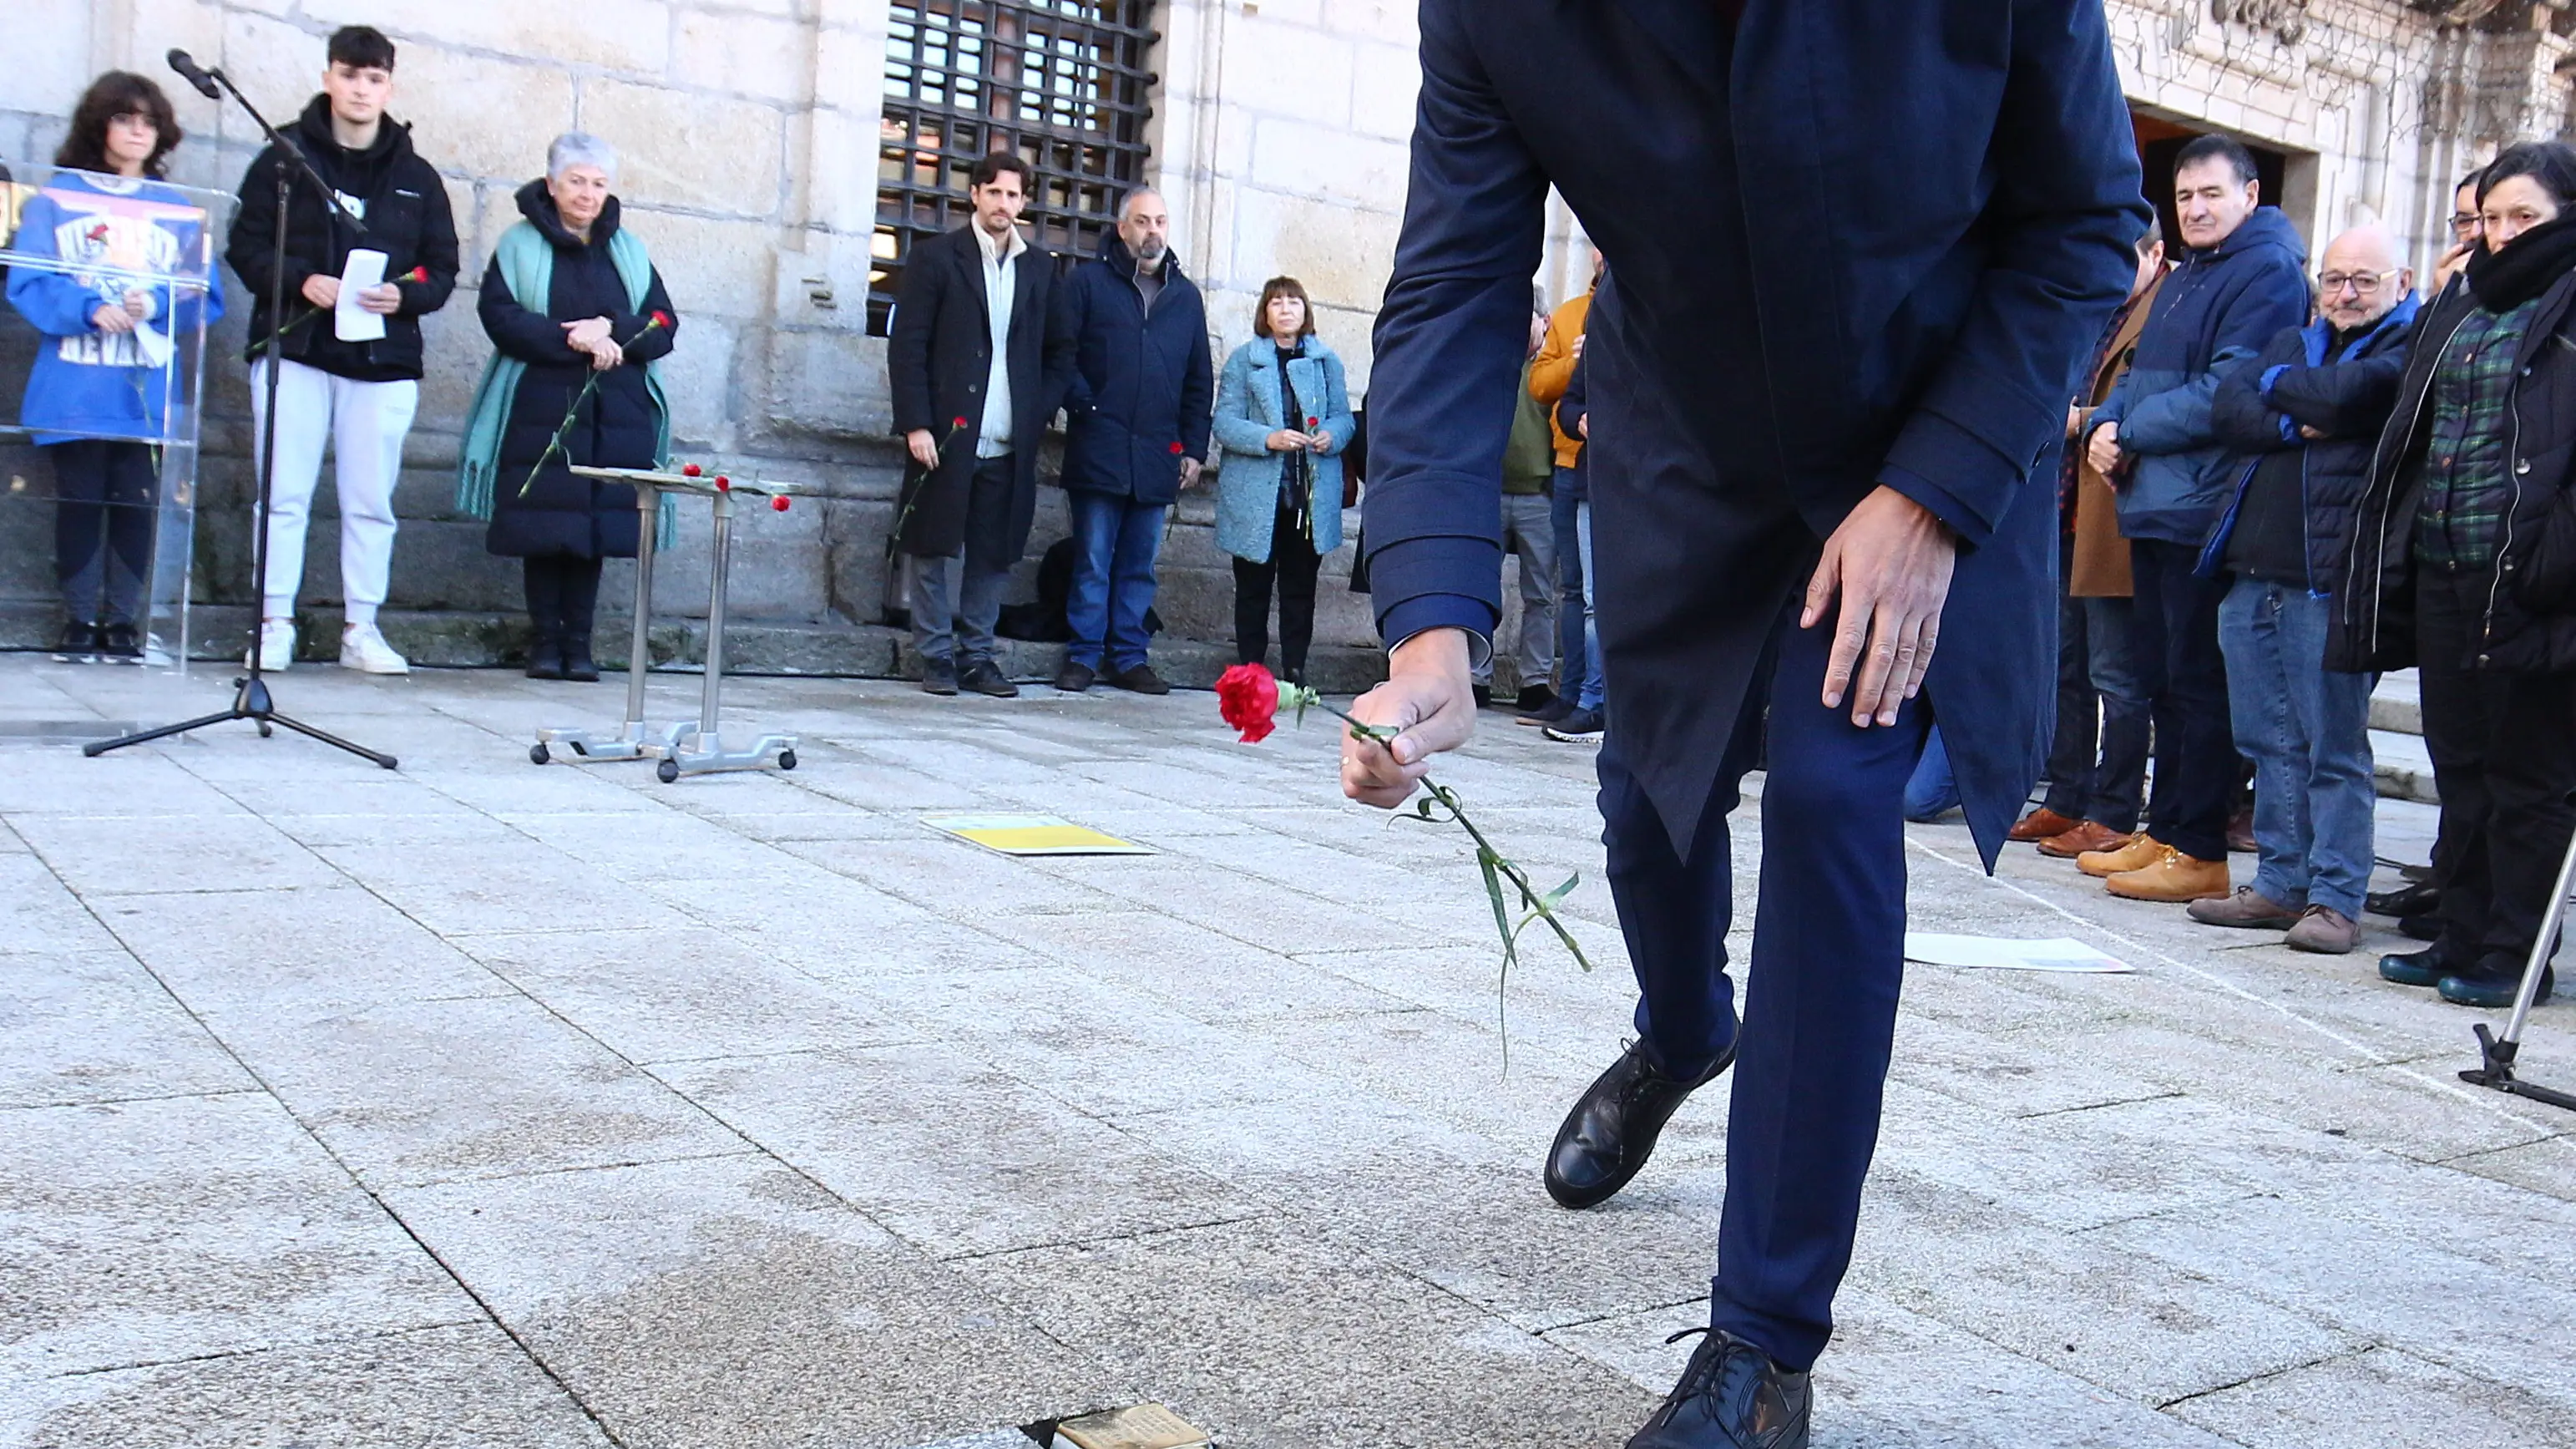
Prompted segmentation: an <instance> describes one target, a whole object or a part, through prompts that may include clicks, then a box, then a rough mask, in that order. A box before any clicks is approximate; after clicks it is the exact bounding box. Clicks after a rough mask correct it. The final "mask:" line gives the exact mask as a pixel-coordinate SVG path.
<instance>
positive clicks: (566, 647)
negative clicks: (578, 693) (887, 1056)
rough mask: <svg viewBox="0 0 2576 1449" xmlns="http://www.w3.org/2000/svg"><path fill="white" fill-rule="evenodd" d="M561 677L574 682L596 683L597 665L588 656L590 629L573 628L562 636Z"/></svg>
mask: <svg viewBox="0 0 2576 1449" xmlns="http://www.w3.org/2000/svg"><path fill="white" fill-rule="evenodd" d="M563 677H564V678H566V679H569V680H571V681H572V682H573V683H575V684H597V683H598V682H599V665H598V664H597V663H595V662H594V661H593V660H592V659H591V657H590V630H588V629H587V628H578V627H577V628H575V629H574V630H573V631H572V632H571V633H569V634H567V635H565V636H564V644H563Z"/></svg>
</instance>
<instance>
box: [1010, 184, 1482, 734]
mask: <svg viewBox="0 0 2576 1449" xmlns="http://www.w3.org/2000/svg"><path fill="white" fill-rule="evenodd" d="M1171 232H1172V218H1171V213H1170V212H1169V211H1167V210H1166V209H1165V208H1164V206H1163V198H1162V196H1161V195H1160V194H1159V193H1156V192H1154V191H1151V190H1143V189H1140V190H1136V191H1131V192H1129V193H1128V194H1127V196H1126V198H1125V199H1124V200H1123V201H1121V202H1120V203H1119V204H1118V230H1117V232H1116V233H1114V234H1113V235H1110V236H1106V237H1103V238H1101V242H1100V256H1099V258H1098V259H1097V260H1094V261H1090V262H1086V263H1084V264H1083V265H1082V266H1081V267H1080V268H1078V269H1077V270H1076V271H1075V272H1074V274H1073V275H1072V276H1070V277H1067V278H1065V279H1064V285H1063V286H1062V287H1059V288H1058V289H1057V290H1056V312H1057V318H1056V327H1057V329H1058V330H1059V331H1061V332H1062V333H1063V334H1064V335H1065V336H1066V337H1067V338H1068V339H1069V340H1070V343H1071V350H1070V351H1069V352H1068V353H1067V354H1066V363H1065V373H1064V375H1063V377H1062V382H1063V384H1064V410H1065V426H1066V429H1067V431H1066V435H1065V444H1064V488H1065V493H1066V494H1067V496H1068V501H1069V502H1070V503H1071V504H1072V505H1073V537H1074V542H1075V554H1074V570H1073V595H1072V597H1071V598H1070V599H1068V600H1067V601H1066V604H1065V612H1066V616H1067V619H1068V621H1069V622H1070V623H1071V625H1072V627H1073V642H1072V643H1071V644H1069V645H1067V646H1066V647H1065V651H1064V667H1063V668H1062V669H1061V670H1059V671H1057V673H1056V677H1055V687H1056V688H1058V689H1065V690H1084V689H1089V688H1090V687H1091V684H1092V681H1093V680H1095V679H1101V678H1106V679H1107V680H1108V681H1109V682H1110V683H1111V684H1114V685H1117V686H1118V687H1119V688H1121V689H1132V690H1134V691H1136V692H1137V693H1139V694H1168V693H1170V692H1171V686H1170V685H1168V684H1165V683H1164V682H1163V680H1162V676H1160V675H1158V674H1156V673H1155V672H1154V666H1153V665H1152V664H1151V663H1149V662H1148V661H1147V659H1146V656H1145V646H1146V643H1147V642H1148V640H1149V638H1150V637H1151V636H1150V635H1149V633H1148V632H1147V629H1146V626H1145V612H1146V611H1147V610H1148V609H1151V608H1152V607H1153V606H1154V558H1155V555H1156V554H1157V553H1158V552H1160V551H1161V549H1162V544H1163V510H1165V509H1167V508H1169V507H1171V506H1172V504H1173V503H1174V502H1175V501H1176V500H1178V499H1179V497H1180V491H1181V490H1182V489H1184V488H1191V487H1195V486H1197V484H1198V479H1199V466H1200V464H1202V463H1204V462H1206V461H1207V452H1208V435H1209V432H1210V428H1211V417H1212V414H1213V411H1214V408H1215V404H1216V371H1215V367H1214V365H1213V363H1212V361H1211V360H1210V358H1209V356H1208V332H1207V307H1206V305H1205V304H1204V303H1203V302H1202V301H1201V299H1200V297H1199V289H1198V288H1197V287H1195V286H1193V285H1191V283H1190V279H1189V278H1187V277H1185V276H1182V275H1181V264H1180V262H1179V260H1178V259H1176V258H1175V257H1173V255H1172V239H1171ZM1495 466H1496V467H1497V469H1499V468H1500V467H1501V463H1500V461H1499V455H1498V457H1497V462H1496V464H1495ZM1496 476H1498V477H1499V476H1500V474H1499V473H1497V475H1496ZM1498 486H1499V485H1498ZM1496 507H1497V508H1499V507H1500V505H1499V504H1498V505H1496Z"/></svg>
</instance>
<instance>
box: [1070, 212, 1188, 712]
mask: <svg viewBox="0 0 2576 1449" xmlns="http://www.w3.org/2000/svg"><path fill="white" fill-rule="evenodd" d="M1171 234H1172V218H1171V213H1170V212H1168V211H1167V210H1165V209H1164V206H1163V198H1162V197H1161V196H1160V195H1158V194H1156V193H1154V192H1152V191H1146V190H1138V191H1131V192H1129V193H1128V194H1127V197H1126V200H1124V201H1123V202H1121V203H1120V204H1119V207H1118V230H1117V233H1116V234H1115V235H1112V236H1108V237H1104V238H1102V239H1101V243H1100V256H1099V258H1098V259H1097V260H1095V261H1091V262H1086V263H1084V264H1083V265H1082V267H1081V268H1080V269H1079V270H1077V271H1076V272H1075V273H1074V274H1073V275H1072V276H1070V277H1067V278H1066V279H1065V281H1064V284H1063V285H1062V286H1061V287H1058V288H1057V289H1056V308H1057V317H1056V323H1055V330H1056V331H1057V332H1059V333H1061V334H1063V335H1068V336H1070V337H1072V338H1073V340H1074V346H1073V356H1072V368H1073V370H1072V373H1071V375H1070V376H1065V377H1059V378H1058V379H1056V384H1055V386H1054V387H1051V388H1050V389H1049V391H1050V393H1051V394H1052V393H1054V392H1055V391H1057V390H1058V389H1061V391H1062V394H1063V397H1064V407H1065V413H1066V416H1067V424H1066V427H1067V431H1066V435H1065V444H1064V487H1065V492H1066V494H1067V495H1068V497H1069V501H1070V502H1071V503H1072V505H1073V537H1074V542H1075V549H1074V565H1073V593H1072V595H1071V596H1070V597H1069V598H1068V599H1067V600H1066V601H1065V618H1066V621H1067V622H1068V623H1069V624H1070V625H1071V626H1072V628H1073V642H1072V643H1071V644H1069V645H1067V646H1066V647H1065V651H1064V667H1063V668H1062V669H1060V670H1058V671H1057V672H1056V677H1055V687H1056V688H1058V689H1065V690H1084V689H1089V688H1090V687H1091V684H1092V681H1093V680H1094V679H1098V678H1102V677H1106V678H1107V679H1108V681H1109V682H1110V683H1112V684H1114V685H1117V686H1118V687H1119V688H1121V689H1132V690H1135V691H1136V692H1137V693H1139V694H1169V693H1171V688H1172V687H1171V686H1170V685H1168V684H1165V683H1164V682H1163V680H1162V677H1161V676H1160V675H1157V674H1156V673H1155V672H1154V666H1153V665H1152V664H1150V663H1148V662H1147V661H1146V657H1145V646H1146V643H1147V640H1148V636H1147V634H1146V632H1145V611H1146V610H1148V609H1150V608H1152V607H1153V606H1154V557H1155V554H1156V553H1157V552H1159V551H1160V550H1161V548H1162V546H1163V510H1164V509H1166V508H1169V507H1170V506H1172V504H1173V502H1174V501H1175V500H1177V499H1178V498H1179V497H1180V490H1182V489H1184V488H1191V487H1195V486H1197V484H1198V479H1199V465H1200V464H1202V463H1204V462H1205V461H1206V460H1207V450H1208V433H1209V428H1210V413H1211V410H1212V409H1213V408H1214V406H1215V403H1216V373H1215V369H1214V366H1213V364H1212V363H1211V361H1210V359H1209V356H1208V333H1207V308H1206V306H1205V304H1203V303H1202V302H1201V301H1200V298H1199V289H1198V288H1196V287H1194V286H1192V285H1190V279H1189V278H1187V277H1184V276H1182V275H1181V264H1180V263H1179V262H1178V261H1177V260H1175V259H1174V258H1173V256H1172V243H1171Z"/></svg>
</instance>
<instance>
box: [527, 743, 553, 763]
mask: <svg viewBox="0 0 2576 1449" xmlns="http://www.w3.org/2000/svg"><path fill="white" fill-rule="evenodd" d="M553 758H554V755H553V754H552V753H550V752H549V751H548V750H547V749H546V744H545V741H543V740H539V741H537V742H536V743H535V744H533V745H530V746H528V763H529V764H531V765H542V764H544V763H545V762H546V761H548V760H551V759H553Z"/></svg>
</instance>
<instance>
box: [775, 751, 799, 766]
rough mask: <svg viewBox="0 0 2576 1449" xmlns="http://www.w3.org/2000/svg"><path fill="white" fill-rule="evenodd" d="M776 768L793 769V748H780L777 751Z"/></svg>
mask: <svg viewBox="0 0 2576 1449" xmlns="http://www.w3.org/2000/svg"><path fill="white" fill-rule="evenodd" d="M778 768H780V769H782V770H792V769H795V768H796V752H795V751H794V750H780V751H779V752H778Z"/></svg>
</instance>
